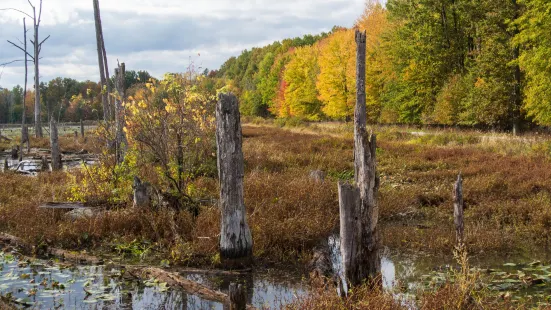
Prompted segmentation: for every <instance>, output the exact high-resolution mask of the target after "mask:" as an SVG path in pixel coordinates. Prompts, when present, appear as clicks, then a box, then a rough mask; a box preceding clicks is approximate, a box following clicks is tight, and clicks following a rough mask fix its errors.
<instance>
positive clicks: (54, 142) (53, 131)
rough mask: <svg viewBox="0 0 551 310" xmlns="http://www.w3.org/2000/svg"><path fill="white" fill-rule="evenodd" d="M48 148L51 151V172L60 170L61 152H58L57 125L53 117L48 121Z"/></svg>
mask: <svg viewBox="0 0 551 310" xmlns="http://www.w3.org/2000/svg"><path fill="white" fill-rule="evenodd" d="M50 147H51V149H52V171H56V170H61V169H62V166H61V152H60V150H59V139H58V133H57V123H56V121H55V119H54V118H53V117H52V118H51V120H50Z"/></svg>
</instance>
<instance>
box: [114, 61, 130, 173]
mask: <svg viewBox="0 0 551 310" xmlns="http://www.w3.org/2000/svg"><path fill="white" fill-rule="evenodd" d="M125 77H126V67H125V65H124V62H123V63H121V64H119V67H118V68H116V69H115V88H116V89H117V98H116V100H115V127H116V129H115V130H116V137H115V141H116V148H117V149H116V154H117V163H122V162H123V161H124V156H125V153H126V145H127V144H128V142H127V140H126V134H125V133H124V125H125V123H126V119H125V113H124V101H125V98H126V86H125V81H126V79H125Z"/></svg>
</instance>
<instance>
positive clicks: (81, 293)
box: [0, 252, 307, 309]
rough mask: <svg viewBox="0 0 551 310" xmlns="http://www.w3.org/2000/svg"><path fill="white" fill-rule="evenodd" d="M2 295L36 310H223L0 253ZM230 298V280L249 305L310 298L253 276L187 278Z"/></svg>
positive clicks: (109, 275) (90, 270)
mask: <svg viewBox="0 0 551 310" xmlns="http://www.w3.org/2000/svg"><path fill="white" fill-rule="evenodd" d="M0 269H1V271H0V294H1V295H2V296H9V297H11V298H12V300H15V301H16V303H17V305H18V306H19V307H21V308H31V309H59V308H62V309H224V307H223V305H222V304H220V303H216V302H211V301H207V300H203V299H201V298H199V297H196V296H194V295H189V294H186V293H185V292H182V291H180V290H174V289H170V288H168V287H167V286H166V283H159V282H157V281H155V280H153V279H151V280H148V281H145V282H138V281H135V280H125V279H123V278H122V277H121V270H120V269H118V268H113V267H107V266H61V265H59V264H53V263H51V262H46V261H41V260H32V261H23V260H18V259H17V258H16V257H15V256H13V255H11V254H7V253H3V252H2V253H0ZM185 276H186V277H187V278H189V279H191V280H195V281H197V282H200V283H202V284H204V285H206V286H208V287H210V288H212V289H216V290H220V291H222V292H225V293H227V291H228V288H229V284H230V281H231V282H238V283H243V284H245V285H246V286H247V287H248V288H249V289H248V298H249V303H250V304H252V305H254V306H256V307H258V308H263V307H267V308H279V306H280V305H282V304H285V303H288V302H290V301H292V300H293V299H294V298H296V297H297V296H300V295H303V294H305V293H306V290H307V289H306V286H305V285H304V284H303V283H302V282H301V281H300V279H294V278H284V277H280V276H275V275H260V274H250V275H246V276H242V277H241V276H239V277H210V276H204V275H197V274H187V275H185Z"/></svg>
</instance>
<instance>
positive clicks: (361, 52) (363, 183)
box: [339, 30, 381, 287]
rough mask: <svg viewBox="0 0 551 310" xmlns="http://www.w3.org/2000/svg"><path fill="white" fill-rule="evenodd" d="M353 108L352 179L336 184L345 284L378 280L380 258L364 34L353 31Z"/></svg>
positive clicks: (377, 183)
mask: <svg viewBox="0 0 551 310" xmlns="http://www.w3.org/2000/svg"><path fill="white" fill-rule="evenodd" d="M356 44H357V53H356V55H357V66H356V90H357V93H356V109H355V112H354V172H355V175H354V181H355V185H354V186H351V185H347V184H339V206H340V212H341V214H340V220H341V222H340V224H341V254H342V255H343V269H344V275H345V278H346V281H347V285H348V287H350V286H357V285H361V284H362V283H363V282H364V281H374V280H377V279H379V277H380V273H381V258H380V252H379V233H378V230H377V223H378V206H377V193H378V190H379V179H378V176H377V170H376V164H377V161H376V149H377V143H376V137H375V135H373V134H369V133H368V132H367V111H366V95H365V59H366V58H365V51H366V34H365V32H360V31H358V30H357V31H356Z"/></svg>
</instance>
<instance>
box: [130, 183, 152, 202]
mask: <svg viewBox="0 0 551 310" xmlns="http://www.w3.org/2000/svg"><path fill="white" fill-rule="evenodd" d="M149 188H150V185H149V183H148V182H142V181H141V180H140V178H138V177H134V183H133V184H132V189H133V190H134V207H135V208H147V207H149V206H150V205H151V193H150V189H149Z"/></svg>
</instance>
